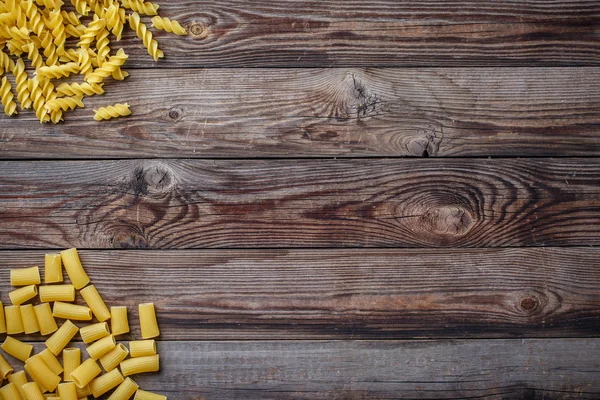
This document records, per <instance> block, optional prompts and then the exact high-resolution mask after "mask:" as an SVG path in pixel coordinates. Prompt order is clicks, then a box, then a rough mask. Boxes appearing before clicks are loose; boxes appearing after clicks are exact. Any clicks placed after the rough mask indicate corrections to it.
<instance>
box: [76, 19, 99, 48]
mask: <svg viewBox="0 0 600 400" xmlns="http://www.w3.org/2000/svg"><path fill="white" fill-rule="evenodd" d="M105 26H106V19H104V18H99V19H97V20H95V21H92V22H90V23H89V25H88V26H87V27H86V28H85V31H84V33H83V35H81V37H80V38H79V43H77V46H79V47H89V46H90V45H91V44H92V42H93V41H94V39H95V38H96V35H98V33H100V31H101V30H102V29H103V28H104V27H105Z"/></svg>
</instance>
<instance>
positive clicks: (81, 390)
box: [75, 385, 92, 399]
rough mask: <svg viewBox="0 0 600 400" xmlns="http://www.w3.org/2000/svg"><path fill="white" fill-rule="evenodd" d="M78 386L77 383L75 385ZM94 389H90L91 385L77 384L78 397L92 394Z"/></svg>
mask: <svg viewBox="0 0 600 400" xmlns="http://www.w3.org/2000/svg"><path fill="white" fill-rule="evenodd" d="M75 386H77V385H75ZM91 395H92V391H91V390H90V385H85V386H83V387H79V386H77V398H78V399H81V398H84V397H87V396H91Z"/></svg>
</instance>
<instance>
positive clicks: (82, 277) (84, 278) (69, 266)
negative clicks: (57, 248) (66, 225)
mask: <svg viewBox="0 0 600 400" xmlns="http://www.w3.org/2000/svg"><path fill="white" fill-rule="evenodd" d="M60 256H61V257H62V261H63V265H64V266H65V270H66V271H67V275H69V279H70V280H71V283H72V284H73V286H75V289H81V288H82V287H84V286H85V285H87V284H88V283H89V282H90V278H89V277H88V275H87V274H86V273H85V270H84V269H83V267H82V266H81V261H80V260H79V254H78V253H77V249H75V248H73V249H69V250H63V251H61V252H60Z"/></svg>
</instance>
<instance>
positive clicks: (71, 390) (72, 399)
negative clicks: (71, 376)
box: [56, 382, 77, 400]
mask: <svg viewBox="0 0 600 400" xmlns="http://www.w3.org/2000/svg"><path fill="white" fill-rule="evenodd" d="M56 392H57V393H58V397H59V398H60V400H77V386H75V383H73V382H68V383H59V384H58V389H57V391H56Z"/></svg>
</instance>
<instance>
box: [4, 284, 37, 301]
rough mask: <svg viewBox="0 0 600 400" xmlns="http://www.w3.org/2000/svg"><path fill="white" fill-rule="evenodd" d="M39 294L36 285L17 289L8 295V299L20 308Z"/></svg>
mask: <svg viewBox="0 0 600 400" xmlns="http://www.w3.org/2000/svg"><path fill="white" fill-rule="evenodd" d="M37 294H38V289H37V286H36V285H29V286H23V287H22V288H19V289H15V290H13V291H12V292H9V293H8V297H10V301H11V302H12V303H13V305H15V306H19V305H21V304H23V303H25V302H26V301H29V300H31V299H33V298H34V297H35V296H37Z"/></svg>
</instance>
